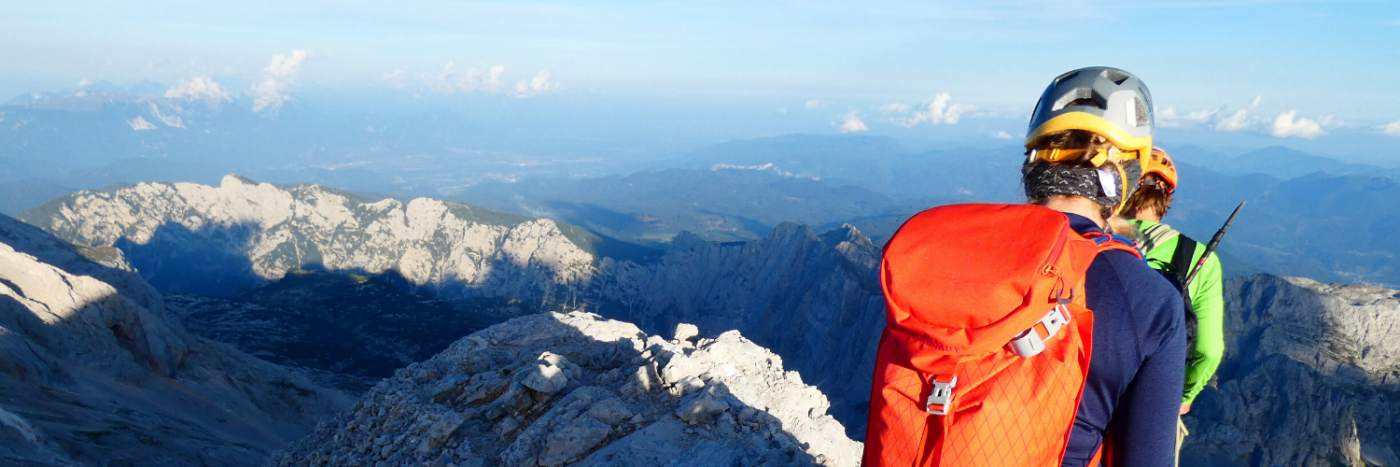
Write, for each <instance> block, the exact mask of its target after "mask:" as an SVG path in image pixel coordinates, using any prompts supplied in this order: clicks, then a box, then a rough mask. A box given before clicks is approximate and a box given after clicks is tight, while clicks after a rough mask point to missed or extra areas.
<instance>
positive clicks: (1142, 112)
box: [1133, 97, 1151, 126]
mask: <svg viewBox="0 0 1400 467" xmlns="http://www.w3.org/2000/svg"><path fill="white" fill-rule="evenodd" d="M1133 102H1134V103H1136V104H1137V106H1136V107H1137V126H1142V125H1143V124H1145V123H1150V122H1148V121H1147V118H1148V115H1150V114H1151V113H1150V112H1148V111H1147V104H1146V103H1144V102H1143V101H1142V99H1139V98H1136V97H1134V98H1133Z"/></svg>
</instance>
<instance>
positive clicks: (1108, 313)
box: [862, 67, 1186, 467]
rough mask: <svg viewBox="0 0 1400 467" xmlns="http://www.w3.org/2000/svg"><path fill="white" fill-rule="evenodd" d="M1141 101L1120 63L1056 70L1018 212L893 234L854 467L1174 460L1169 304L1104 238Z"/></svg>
mask: <svg viewBox="0 0 1400 467" xmlns="http://www.w3.org/2000/svg"><path fill="white" fill-rule="evenodd" d="M1151 109H1152V100H1151V96H1150V94H1149V93H1148V91H1147V88H1146V86H1145V85H1144V84H1142V82H1141V81H1140V80H1138V79H1137V77H1135V76H1133V75H1132V74H1129V73H1127V72H1125V71H1122V70H1118V69H1115V68H1106V67H1091V68H1082V69H1079V70H1074V71H1071V72H1069V73H1066V74H1064V75H1061V76H1059V77H1057V78H1056V79H1055V80H1054V81H1053V82H1052V83H1051V84H1050V86H1049V87H1048V88H1047V89H1046V90H1045V92H1044V94H1042V96H1041V98H1040V102H1039V103H1038V104H1037V105H1036V110H1035V111H1034V112H1033V114H1032V117H1031V123H1030V128H1029V130H1028V133H1027V137H1026V149H1027V153H1026V154H1027V160H1026V162H1025V164H1024V166H1023V168H1022V174H1023V177H1022V182H1023V183H1022V184H1023V188H1024V189H1025V192H1026V195H1027V198H1028V199H1029V201H1030V203H1029V204H1027V205H995V204H964V205H950V206H942V207H937V208H933V209H930V210H927V211H924V212H922V213H919V214H918V215H915V216H914V217H913V218H911V219H910V220H909V221H908V222H906V223H905V224H904V225H903V226H902V227H900V229H899V231H897V232H896V233H895V235H894V236H893V237H891V238H890V240H889V241H888V242H887V243H886V245H885V250H884V256H883V259H882V263H881V285H882V288H883V290H884V292H885V300H886V315H885V321H886V327H885V330H884V333H883V334H882V336H881V339H880V346H879V350H878V352H877V356H876V364H875V373H874V385H873V387H872V389H871V402H870V414H869V423H868V428H867V432H866V444H865V454H864V458H863V461H862V465H863V466H865V467H881V466H901V467H903V466H1037V467H1042V466H1055V465H1063V466H1074V467H1082V466H1086V465H1091V464H1092V465H1095V466H1097V465H1099V463H1100V462H1103V463H1107V464H1110V465H1112V466H1114V467H1168V466H1171V465H1172V464H1173V460H1174V459H1173V454H1174V451H1175V432H1176V422H1177V420H1176V417H1177V411H1178V408H1179V404H1180V398H1181V390H1180V388H1181V385H1182V381H1183V374H1184V372H1185V358H1186V345H1185V344H1186V343H1185V334H1184V332H1185V329H1184V323H1183V317H1182V314H1181V312H1180V310H1181V307H1182V302H1181V297H1180V295H1179V294H1178V293H1177V292H1176V291H1175V289H1174V288H1173V287H1172V285H1171V284H1170V283H1169V282H1168V281H1167V280H1166V279H1165V278H1163V277H1162V276H1161V275H1160V274H1158V273H1157V272H1155V271H1153V270H1152V269H1151V268H1149V267H1148V266H1147V264H1146V263H1145V262H1144V261H1143V260H1142V257H1141V254H1140V253H1139V252H1138V251H1137V250H1136V249H1135V248H1134V247H1133V246H1132V243H1131V240H1128V239H1126V238H1123V237H1118V236H1115V235H1112V234H1110V233H1108V232H1106V231H1105V230H1104V228H1105V227H1106V220H1107V219H1108V218H1110V217H1111V216H1113V215H1114V214H1116V213H1117V212H1118V211H1119V210H1120V209H1121V208H1122V206H1123V203H1124V200H1125V199H1126V198H1127V197H1128V196H1129V195H1131V192H1130V191H1131V190H1132V189H1134V188H1136V187H1137V185H1138V177H1139V176H1140V173H1141V167H1142V166H1141V159H1142V158H1143V157H1146V156H1147V154H1148V151H1150V149H1151V147H1152V110H1151ZM1106 441H1108V442H1106ZM1105 445H1107V446H1108V447H1109V449H1104V446H1105Z"/></svg>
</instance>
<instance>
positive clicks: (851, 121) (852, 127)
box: [841, 111, 869, 133]
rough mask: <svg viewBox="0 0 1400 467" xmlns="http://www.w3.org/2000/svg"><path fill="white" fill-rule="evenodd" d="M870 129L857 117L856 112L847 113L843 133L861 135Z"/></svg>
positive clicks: (842, 127)
mask: <svg viewBox="0 0 1400 467" xmlns="http://www.w3.org/2000/svg"><path fill="white" fill-rule="evenodd" d="M868 129H869V128H866V127H865V122H862V121H860V117H857V116H856V113H855V111H851V112H850V113H847V114H846V121H845V122H842V123H841V132H842V133H860V132H862V131H865V130H868Z"/></svg>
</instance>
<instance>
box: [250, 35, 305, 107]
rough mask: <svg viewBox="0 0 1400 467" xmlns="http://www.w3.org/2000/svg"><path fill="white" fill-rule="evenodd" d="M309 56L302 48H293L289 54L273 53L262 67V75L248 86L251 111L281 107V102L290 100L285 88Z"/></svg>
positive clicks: (292, 80)
mask: <svg viewBox="0 0 1400 467" xmlns="http://www.w3.org/2000/svg"><path fill="white" fill-rule="evenodd" d="M310 57H311V53H310V52H307V51H306V50H303V49H297V50H293V51H292V54H291V55H282V54H277V55H273V56H272V61H271V62H269V63H268V64H267V67H265V68H263V77H262V78H261V79H259V80H258V81H256V82H254V83H253V86H252V87H250V88H248V95H249V96H252V97H253V111H254V112H261V111H263V110H266V109H271V110H277V109H280V108H282V103H283V102H286V101H288V100H291V97H288V96H287V94H286V90H287V88H288V87H290V86H291V85H292V83H294V82H296V74H297V71H298V70H300V69H301V65H302V64H303V63H306V59H308V58H310Z"/></svg>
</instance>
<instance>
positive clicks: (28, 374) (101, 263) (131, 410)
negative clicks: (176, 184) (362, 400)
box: [0, 216, 349, 466]
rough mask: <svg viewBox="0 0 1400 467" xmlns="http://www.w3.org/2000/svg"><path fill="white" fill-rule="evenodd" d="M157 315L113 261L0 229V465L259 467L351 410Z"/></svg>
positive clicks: (23, 229)
mask: <svg viewBox="0 0 1400 467" xmlns="http://www.w3.org/2000/svg"><path fill="white" fill-rule="evenodd" d="M164 314H165V310H164V306H163V302H162V300H161V297H160V295H158V294H156V293H155V291H154V289H152V288H151V287H150V286H149V285H147V284H146V283H144V282H143V281H141V280H140V278H139V276H137V275H136V274H135V273H134V272H133V271H132V270H131V269H130V267H129V266H128V265H127V264H126V263H125V260H124V259H123V258H122V256H121V254H120V252H119V251H117V250H115V249H111V248H98V249H91V248H80V247H75V246H73V245H70V244H66V243H64V242H62V241H60V240H57V239H55V238H53V237H52V236H50V235H48V234H45V233H44V232H42V231H40V230H38V229H36V228H33V227H31V226H28V225H25V224H22V223H20V222H18V221H16V220H15V219H13V218H10V217H6V216H0V464H4V465H12V464H20V465H54V466H70V465H190V464H198V465H211V466H240V465H255V464H257V463H258V462H260V461H261V460H262V459H264V458H265V457H266V455H267V453H269V452H271V451H272V450H274V449H276V448H277V447H278V446H280V445H281V444H283V443H285V442H287V441H290V440H292V439H296V438H297V437H299V436H301V435H303V434H304V433H305V432H306V431H307V430H308V429H309V428H311V426H312V425H313V424H314V423H315V421H316V420H318V419H320V418H323V417H325V416H327V415H329V414H331V413H333V412H335V411H336V410H339V409H340V408H342V407H344V406H346V405H348V404H349V401H348V400H347V399H346V398H345V396H343V395H341V394H339V393H335V392H328V391H325V390H323V389H320V388H319V387H317V386H315V385H313V384H311V383H309V382H308V381H306V380H305V379H303V378H300V377H298V376H296V375H292V374H289V373H287V372H286V371H284V370H283V369H281V368H280V367H277V366H275V365H272V364H269V363H266V362H263V361H260V360H256V359H253V358H251V357H248V356H247V355H244V354H243V353H241V352H238V351H236V350H234V349H232V348H230V347H228V346H227V345H224V344H219V343H215V342H211V341H208V340H205V339H202V338H199V337H196V336H193V335H191V334H189V333H188V332H186V331H185V330H184V329H183V328H181V327H180V326H179V325H178V323H175V322H173V321H170V320H167V319H166V318H165V316H164Z"/></svg>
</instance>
